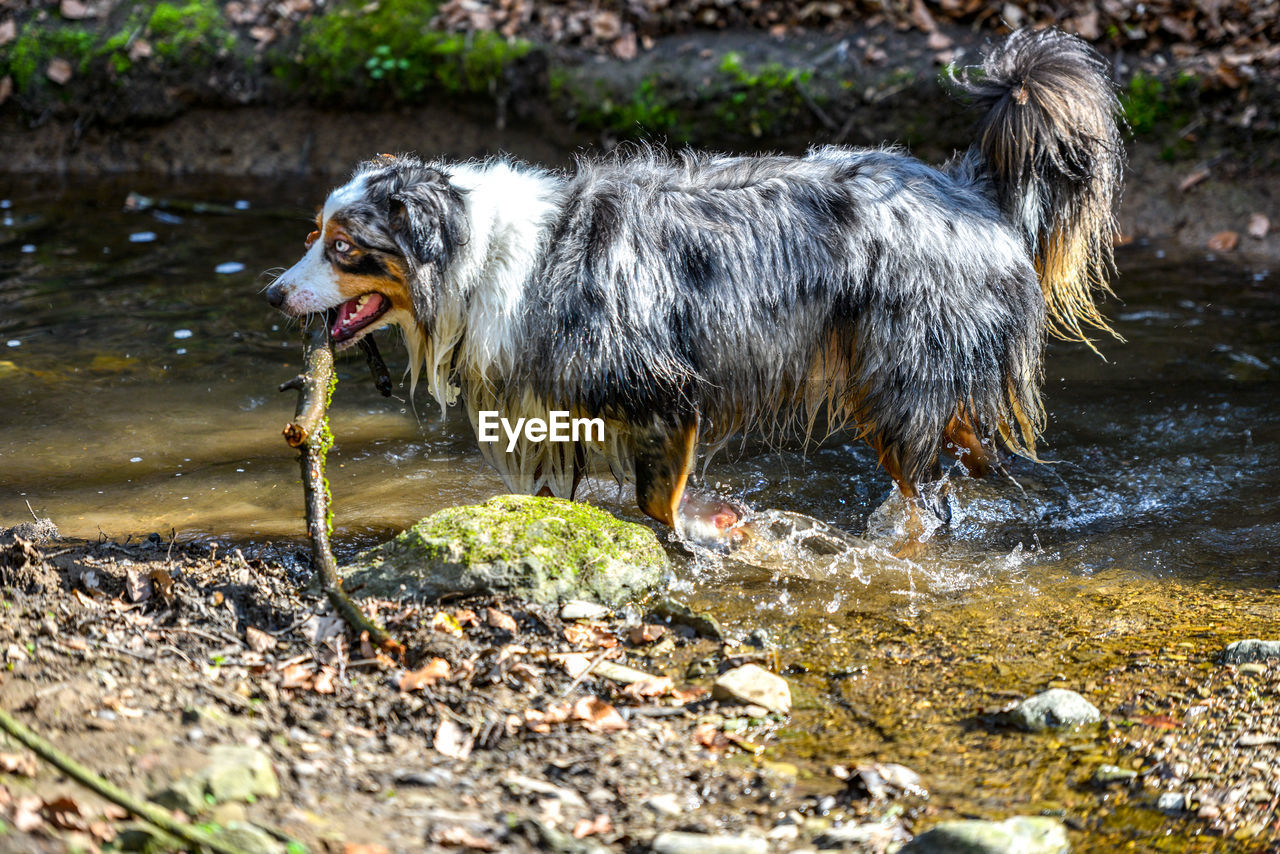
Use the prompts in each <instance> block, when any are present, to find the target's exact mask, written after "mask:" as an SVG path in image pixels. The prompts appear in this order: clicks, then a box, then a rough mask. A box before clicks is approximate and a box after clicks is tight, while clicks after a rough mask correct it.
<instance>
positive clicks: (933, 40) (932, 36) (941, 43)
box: [925, 32, 955, 50]
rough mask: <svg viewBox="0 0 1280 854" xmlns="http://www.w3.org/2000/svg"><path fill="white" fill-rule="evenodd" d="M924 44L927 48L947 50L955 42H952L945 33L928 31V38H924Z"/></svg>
mask: <svg viewBox="0 0 1280 854" xmlns="http://www.w3.org/2000/svg"><path fill="white" fill-rule="evenodd" d="M925 44H926V45H927V46H928V48H929V50H947V49H948V48H950V47H951V46H952V45H953V44H955V42H953V41H952V40H951V37H950V36H948V35H947V34H946V33H941V32H932V33H929V38H928V39H926V41H925Z"/></svg>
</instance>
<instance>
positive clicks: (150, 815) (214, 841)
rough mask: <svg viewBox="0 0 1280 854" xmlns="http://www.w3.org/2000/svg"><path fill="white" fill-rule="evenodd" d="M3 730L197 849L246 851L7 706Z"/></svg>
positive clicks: (0, 717) (225, 853)
mask: <svg viewBox="0 0 1280 854" xmlns="http://www.w3.org/2000/svg"><path fill="white" fill-rule="evenodd" d="M0 729H3V730H4V731H5V732H7V733H8V734H9V735H11V736H13V737H14V738H15V739H16V740H17V741H19V742H21V743H22V744H23V745H25V746H26V747H28V748H30V749H31V750H32V751H33V752H34V753H35V754H36V755H37V756H39V757H40V758H41V759H43V760H44V761H45V762H48V763H49V764H50V765H52V766H53V767H54V768H57V769H58V770H59V771H61V772H62V773H63V774H66V775H67V776H68V777H70V778H71V779H72V780H75V781H76V782H77V783H79V784H80V785H82V786H85V787H87V788H89V789H91V790H93V791H94V792H97V793H98V794H99V795H101V796H102V797H104V798H106V799H107V800H109V801H111V802H112V803H114V804H119V805H120V806H121V807H124V808H125V809H127V810H128V811H129V812H131V813H133V814H134V815H136V816H137V817H138V818H140V819H142V820H143V821H145V822H146V823H147V824H150V825H153V826H154V827H156V828H158V829H159V830H161V831H162V832H163V833H164V834H167V835H168V836H173V837H176V838H177V839H179V840H181V841H182V842H183V843H184V844H186V845H190V846H192V847H194V848H195V849H197V850H200V849H207V850H209V851H213V852H214V854H245V852H244V851H243V850H242V849H241V848H238V847H236V846H235V845H231V844H228V843H227V842H224V841H223V840H221V839H218V837H216V836H214V835H212V834H210V833H208V832H206V831H204V830H201V829H200V828H198V827H195V826H194V825H191V824H188V823H187V822H185V821H178V820H177V819H176V818H174V817H173V816H172V815H170V814H169V812H168V811H167V810H165V809H163V808H161V807H159V806H156V805H155V804H151V803H147V802H146V801H143V800H140V799H138V798H136V797H134V796H133V795H131V794H129V793H128V792H126V791H125V790H124V789H121V788H120V787H119V786H116V785H115V784H114V783H112V782H111V781H110V780H106V779H104V778H103V777H101V776H99V775H98V774H95V773H94V772H93V771H90V770H89V769H88V768H86V767H85V766H83V765H81V764H80V763H79V762H77V761H76V760H74V759H72V758H71V757H70V756H68V755H67V754H65V753H63V752H62V751H61V750H59V749H58V748H56V747H54V746H53V744H51V743H50V742H48V741H46V740H45V739H43V738H41V737H40V736H38V735H36V734H35V733H34V732H32V731H31V730H29V729H27V727H26V726H25V725H23V724H22V723H21V722H20V721H18V720H17V719H16V718H14V717H13V716H11V715H10V714H9V713H8V712H6V711H5V710H4V709H0Z"/></svg>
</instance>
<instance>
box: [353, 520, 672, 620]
mask: <svg viewBox="0 0 1280 854" xmlns="http://www.w3.org/2000/svg"><path fill="white" fill-rule="evenodd" d="M667 567H668V561H667V556H666V553H665V552H664V551H663V550H662V546H660V545H659V544H658V539H657V537H656V536H654V533H653V531H651V530H649V529H648V528H646V527H644V526H643V525H636V524H634V523H631V522H623V521H620V520H618V519H615V518H614V517H613V516H611V515H609V514H608V513H606V512H605V511H603V510H600V509H598V508H596V507H592V506H590V505H588V504H580V503H577V502H573V501H565V500H563V499H560V498H538V497H533V496H527V495H504V496H499V497H497V498H492V499H490V500H489V501H487V502H485V503H484V504H478V505H471V506H466V507H451V508H449V509H447V510H441V511H440V512H439V513H436V514H434V515H432V516H429V517H427V518H426V519H423V520H422V521H421V522H418V523H417V524H416V525H414V526H413V527H412V528H410V529H409V530H407V531H405V532H404V533H402V534H400V535H399V536H398V537H396V538H395V539H393V540H391V541H389V542H386V543H383V544H382V545H380V546H377V547H375V548H372V549H369V550H368V551H365V552H363V553H361V554H360V555H358V556H357V557H356V559H355V561H353V562H352V564H351V565H349V566H347V567H344V568H343V569H342V575H343V579H344V583H345V584H346V585H347V586H349V587H352V586H356V585H359V586H360V588H361V592H362V593H369V594H373V595H376V596H407V597H410V598H434V597H437V596H441V595H443V594H446V593H469V592H485V593H506V594H510V595H514V596H519V597H521V598H527V599H532V600H534V601H537V602H557V601H561V600H565V599H589V600H592V601H596V602H601V603H604V604H608V605H617V604H620V603H623V602H627V601H630V600H634V599H637V598H640V597H643V596H644V595H645V594H647V593H648V592H650V591H651V590H653V589H654V588H656V587H657V586H658V585H659V584H660V583H661V581H662V578H663V575H664V574H665V572H666V570H667Z"/></svg>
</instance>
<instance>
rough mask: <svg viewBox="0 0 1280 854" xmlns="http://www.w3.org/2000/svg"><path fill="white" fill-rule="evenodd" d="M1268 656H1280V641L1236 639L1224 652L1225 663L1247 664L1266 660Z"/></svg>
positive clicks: (1223, 661) (1223, 660) (1223, 659)
mask: <svg viewBox="0 0 1280 854" xmlns="http://www.w3.org/2000/svg"><path fill="white" fill-rule="evenodd" d="M1268 658H1280V641H1272V640H1259V639H1257V638H1250V639H1249V640H1241V641H1236V642H1235V643H1233V644H1231V645H1230V646H1228V647H1227V649H1226V651H1225V652H1223V653H1222V663H1223V664H1245V663H1247V662H1250V661H1266V660H1267V659H1268Z"/></svg>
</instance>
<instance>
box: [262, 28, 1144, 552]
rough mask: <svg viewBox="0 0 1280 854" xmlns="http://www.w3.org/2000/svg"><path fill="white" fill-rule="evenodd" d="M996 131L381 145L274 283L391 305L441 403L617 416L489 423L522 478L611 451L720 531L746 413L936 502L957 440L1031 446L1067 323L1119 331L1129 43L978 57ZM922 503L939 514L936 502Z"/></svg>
mask: <svg viewBox="0 0 1280 854" xmlns="http://www.w3.org/2000/svg"><path fill="white" fill-rule="evenodd" d="M953 80H954V82H955V83H956V85H957V86H958V88H959V89H960V90H962V92H963V93H965V94H966V95H967V97H968V99H969V100H970V101H971V102H972V103H973V104H974V105H975V106H976V107H977V108H978V109H979V110H980V111H981V119H980V120H979V124H978V127H977V140H976V142H975V143H974V144H973V146H972V147H971V148H970V149H969V150H968V151H967V152H965V153H963V154H961V155H959V156H957V157H956V158H955V159H953V160H952V161H951V162H950V163H948V164H946V165H945V166H943V167H941V168H938V169H935V168H932V167H930V166H927V165H925V164H924V163H921V162H920V161H918V160H916V159H914V158H912V157H910V156H908V155H906V154H904V153H902V152H900V151H896V150H867V149H850V148H841V147H823V148H816V149H814V150H812V151H810V152H809V153H808V154H807V155H805V156H803V157H782V156H755V157H730V156H721V155H714V154H700V153H692V152H681V153H678V154H668V153H664V152H661V151H656V150H652V149H644V148H642V149H636V150H630V151H628V152H627V153H625V154H622V155H614V156H610V157H605V158H601V159H584V160H582V161H580V162H579V163H578V165H577V168H576V170H574V171H573V172H572V173H568V174H566V173H561V172H555V171H548V170H544V169H540V168H537V167H534V166H529V165H525V164H521V163H516V162H512V161H510V160H506V159H491V160H485V161H480V162H466V163H446V162H423V161H421V160H419V159H417V158H416V157H410V156H397V157H392V156H382V157H378V158H375V159H373V160H371V161H369V162H367V163H364V164H362V165H361V166H359V167H358V168H357V170H356V171H355V174H354V176H353V177H352V179H351V180H350V182H349V183H347V184H346V185H345V186H342V187H340V188H338V189H337V190H334V191H333V193H332V194H331V195H330V196H329V197H328V199H327V200H326V201H325V203H324V207H323V209H322V210H321V211H320V213H319V215H318V217H317V220H316V229H315V231H313V232H312V233H311V234H310V235H309V236H308V237H307V251H306V254H305V255H303V257H302V259H301V260H299V261H298V262H297V263H296V264H294V265H293V267H291V268H290V269H289V270H287V271H286V272H285V273H284V274H283V275H281V276H280V277H279V279H277V280H276V281H275V283H274V284H272V285H271V287H270V288H269V289H268V291H267V298H268V300H269V301H270V303H271V304H272V305H274V306H276V307H277V308H280V309H282V310H283V311H285V312H286V313H288V314H290V315H293V316H302V315H307V314H311V313H319V312H326V313H327V317H328V322H329V323H330V328H331V332H332V337H333V340H334V341H335V342H336V344H337V346H338V347H340V348H343V347H348V346H350V345H351V344H353V343H354V342H356V341H357V340H359V339H360V338H361V337H362V336H364V335H367V334H369V332H370V331H372V330H373V329H374V328H376V327H379V326H382V325H386V324H394V325H396V326H398V327H400V329H401V330H402V331H403V332H404V336H405V340H406V342H407V344H408V349H409V351H410V366H411V373H412V381H413V384H414V385H415V386H416V384H417V383H418V381H419V379H420V378H422V379H424V380H425V382H426V385H427V387H428V388H429V389H430V391H431V394H432V395H433V396H434V397H435V398H436V400H437V401H439V403H440V405H441V406H442V407H446V406H449V405H450V404H453V403H454V402H455V401H457V400H459V399H461V400H462V401H463V403H464V405H465V407H466V409H467V411H468V412H469V413H470V415H471V420H472V425H473V426H478V424H479V420H480V413H495V412H496V413H499V414H500V415H501V416H502V417H505V418H507V419H510V420H511V421H513V422H514V421H515V420H516V419H518V418H542V419H546V418H547V417H548V415H549V413H551V412H552V411H562V412H568V413H571V414H572V415H573V416H575V417H582V418H591V419H602V420H603V422H604V424H605V426H606V429H605V431H604V435H603V438H600V437H599V436H594V437H592V438H591V439H590V440H586V439H580V440H579V441H566V442H551V441H534V440H532V439H530V438H528V436H527V435H526V436H522V437H521V438H520V439H519V440H517V441H515V442H514V443H513V444H512V445H511V448H510V450H507V448H508V443H507V442H499V443H488V442H486V443H482V444H481V451H482V453H483V454H484V456H485V458H486V459H487V460H488V461H489V462H490V463H491V464H492V465H493V466H494V467H495V468H496V469H497V470H498V472H499V473H500V474H501V476H502V479H503V481H504V482H505V484H506V485H507V487H508V488H509V489H511V490H512V491H515V492H525V493H538V492H542V493H550V494H553V495H560V496H567V497H572V496H573V494H574V492H575V489H576V487H577V485H578V482H579V480H580V479H581V477H582V476H583V475H584V473H585V472H587V471H588V470H590V469H591V468H592V467H593V466H603V467H607V468H608V469H609V470H610V471H612V473H613V474H614V475H615V476H616V477H618V478H622V479H631V480H634V482H635V486H636V496H637V500H638V503H639V505H640V507H641V508H642V509H643V510H644V512H645V513H647V514H649V515H650V516H652V517H653V518H654V519H657V520H659V521H661V522H663V523H665V524H667V525H670V526H673V527H675V528H676V529H677V530H678V531H679V532H681V533H684V534H688V535H694V536H701V537H715V536H717V535H719V534H721V533H722V532H723V531H725V530H726V529H728V528H730V527H731V526H732V525H734V524H735V522H736V521H737V512H736V509H735V508H734V507H733V506H732V505H731V504H729V503H727V502H722V501H719V500H716V499H708V498H695V497H693V496H692V495H691V494H689V493H688V491H687V490H686V485H687V483H688V479H689V476H690V472H691V471H692V470H693V467H694V462H695V459H696V458H697V457H698V455H699V454H700V453H710V452H714V451H715V450H716V449H717V448H718V447H720V446H722V445H723V444H724V443H725V442H726V441H727V440H728V439H729V438H730V437H731V436H733V435H735V434H739V433H742V432H743V431H764V432H767V433H768V434H770V435H775V436H776V435H781V434H785V433H793V434H799V435H801V436H809V435H812V433H813V432H814V430H815V425H823V427H827V428H835V427H842V426H844V427H848V428H851V429H852V430H854V431H856V433H857V434H858V435H859V436H861V437H862V438H864V439H865V440H866V441H867V442H869V443H870V445H871V446H872V447H873V448H874V449H875V452H876V453H877V454H878V457H879V461H880V465H881V466H882V467H883V468H884V470H885V471H886V472H887V473H888V474H889V475H890V476H891V477H892V478H893V480H894V481H895V482H896V483H897V485H898V488H899V489H900V490H901V492H902V494H903V495H904V496H906V497H907V498H908V499H909V500H910V502H911V507H912V508H913V514H914V513H915V510H914V508H916V507H917V506H921V505H922V504H927V505H928V506H929V508H930V509H932V510H933V511H934V512H935V513H936V514H938V515H942V516H945V502H942V503H939V502H937V501H936V500H933V501H930V500H929V499H928V498H927V496H928V495H929V490H927V489H925V488H924V487H926V486H927V485H928V484H930V483H931V482H934V481H936V480H937V479H938V478H939V477H940V476H941V472H942V468H941V463H940V455H941V454H943V453H950V454H951V455H953V456H957V457H959V458H960V459H961V461H962V462H963V463H964V465H965V467H966V468H967V469H968V470H969V472H970V473H971V474H974V475H981V474H983V473H985V472H986V471H987V470H988V469H989V468H990V467H991V465H992V464H993V463H994V462H995V460H996V451H997V448H998V447H1003V448H1005V449H1008V450H1009V451H1012V452H1013V453H1017V454H1022V455H1027V456H1031V457H1034V455H1035V440H1036V437H1037V435H1038V434H1039V432H1040V430H1041V428H1042V426H1043V418H1044V416H1043V409H1042V406H1041V401H1040V383H1041V379H1042V377H1041V354H1042V351H1043V348H1044V342H1045V337H1046V334H1049V333H1057V334H1060V335H1062V336H1063V337H1067V338H1073V339H1078V340H1081V341H1086V342H1087V340H1088V339H1087V335H1086V333H1087V332H1088V329H1089V328H1090V327H1093V328H1097V329H1101V330H1107V329H1108V328H1107V325H1106V323H1105V321H1104V320H1103V318H1102V317H1101V315H1100V314H1099V312H1098V310H1097V308H1096V306H1095V302H1094V299H1095V297H1096V296H1097V295H1098V293H1099V292H1105V291H1106V290H1107V285H1106V280H1107V277H1108V275H1109V274H1110V273H1111V272H1112V260H1111V246H1112V239H1113V236H1114V231H1115V220H1114V213H1113V209H1114V203H1115V201H1116V199H1117V196H1118V194H1119V191H1120V186H1121V176H1122V168H1123V150H1122V147H1121V142H1120V137H1119V132H1118V130H1117V113H1118V105H1117V102H1116V99H1115V96H1114V92H1113V89H1112V86H1111V83H1110V81H1109V78H1108V75H1107V71H1106V67H1105V64H1104V63H1103V62H1102V60H1101V59H1100V58H1099V57H1098V56H1097V55H1096V54H1095V53H1094V52H1093V51H1092V50H1091V49H1090V48H1089V47H1088V46H1087V45H1086V44H1085V43H1083V42H1081V41H1080V40H1078V39H1076V38H1074V37H1072V36H1069V35H1066V34H1064V33H1061V32H1058V31H1054V30H1045V31H1039V32H1032V31H1027V30H1023V31H1019V32H1016V33H1014V34H1013V35H1012V36H1010V37H1009V38H1008V39H1007V40H1006V41H1005V42H1004V43H1003V44H1002V45H1000V46H998V47H996V48H994V49H993V50H991V51H990V52H989V53H988V55H987V56H986V58H985V60H984V62H983V64H982V66H981V67H980V68H979V69H978V70H977V73H973V72H972V71H971V72H970V73H966V74H962V75H960V76H958V77H955V78H953ZM916 519H917V521H918V516H917V517H916Z"/></svg>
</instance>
